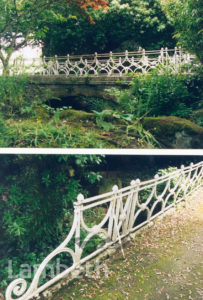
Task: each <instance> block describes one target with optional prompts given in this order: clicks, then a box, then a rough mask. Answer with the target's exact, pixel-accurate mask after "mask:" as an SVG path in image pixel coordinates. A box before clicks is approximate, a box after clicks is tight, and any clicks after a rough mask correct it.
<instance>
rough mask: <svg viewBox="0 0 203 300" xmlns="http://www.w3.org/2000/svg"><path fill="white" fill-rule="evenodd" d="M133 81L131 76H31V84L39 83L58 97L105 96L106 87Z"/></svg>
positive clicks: (123, 86)
mask: <svg viewBox="0 0 203 300" xmlns="http://www.w3.org/2000/svg"><path fill="white" fill-rule="evenodd" d="M131 81H132V78H131V77H127V76H125V77H116V76H115V77H105V76H94V77H90V76H89V77H88V76H86V77H66V76H65V75H51V76H42V75H34V76H30V84H37V85H38V86H40V87H44V88H46V89H49V90H51V91H52V95H53V96H54V97H58V98H66V97H75V96H79V95H82V96H87V97H98V98H104V97H105V96H104V95H105V89H107V88H111V87H118V88H125V87H127V86H128V85H129V83H130V82H131Z"/></svg>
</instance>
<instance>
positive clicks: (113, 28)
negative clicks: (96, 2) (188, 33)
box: [43, 0, 175, 55]
mask: <svg viewBox="0 0 203 300" xmlns="http://www.w3.org/2000/svg"><path fill="white" fill-rule="evenodd" d="M89 14H90V16H91V17H92V19H93V20H94V22H89V20H88V19H87V18H85V17H84V16H82V15H80V16H72V15H70V14H68V13H67V17H66V18H63V19H62V18H60V17H59V16H58V15H57V16H56V15H54V16H52V18H50V20H49V23H47V24H46V26H47V28H48V29H47V31H46V34H45V36H44V37H43V42H44V53H45V55H54V54H58V55H66V54H67V53H69V54H84V53H93V52H109V51H111V50H117V51H121V50H126V49H128V50H135V49H136V48H137V47H139V46H141V47H143V48H149V49H153V48H154V49H155V48H160V47H162V46H168V47H172V46H174V44H175V42H174V41H173V40H172V32H173V27H172V26H171V25H170V21H169V20H168V19H167V18H166V16H165V14H164V13H163V11H162V8H161V5H160V3H159V0H155V1H154V0H153V1H152V0H150V1H148V0H139V1H137V0H136V1H135V0H130V1H127V0H110V1H109V6H108V10H101V9H98V10H90V12H89Z"/></svg>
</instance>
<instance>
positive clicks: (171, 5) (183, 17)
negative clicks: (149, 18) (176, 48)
mask: <svg viewBox="0 0 203 300" xmlns="http://www.w3.org/2000/svg"><path fill="white" fill-rule="evenodd" d="M162 4H163V7H164V10H165V12H166V14H168V16H169V17H170V20H171V22H172V24H173V25H174V27H175V35H174V37H175V38H176V39H177V40H178V43H179V44H180V45H181V46H182V47H184V48H185V49H187V50H188V51H189V52H190V53H195V54H196V55H197V57H198V58H199V60H200V61H201V63H202V62H203V51H202V49H203V29H202V23H203V18H202V9H203V4H202V1H201V0H172V1H171V0H170V1H169V0H162Z"/></svg>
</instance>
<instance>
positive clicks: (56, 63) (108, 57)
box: [13, 48, 194, 77]
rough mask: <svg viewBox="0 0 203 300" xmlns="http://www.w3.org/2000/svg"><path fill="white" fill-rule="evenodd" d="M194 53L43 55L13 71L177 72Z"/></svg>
mask: <svg viewBox="0 0 203 300" xmlns="http://www.w3.org/2000/svg"><path fill="white" fill-rule="evenodd" d="M193 58H194V57H193V56H192V55H190V54H187V53H185V52H184V51H182V49H181V48H175V49H167V48H162V49H161V50H153V51H145V50H144V49H139V51H136V52H128V51H125V52H122V53H112V52H110V53H107V54H97V53H95V54H93V55H80V56H79V55H72V56H70V55H67V56H65V57H58V56H55V57H43V59H40V60H39V59H33V61H28V60H23V59H19V60H16V62H15V64H14V67H13V72H16V73H21V72H22V71H23V72H25V71H26V70H27V72H28V73H31V74H33V75H34V74H40V75H49V76H50V75H65V76H120V77H121V76H125V75H127V74H129V73H136V72H141V73H144V74H145V73H147V72H149V71H150V70H152V69H154V68H156V67H158V66H165V65H167V66H168V67H169V68H171V69H172V70H173V71H177V70H178V68H179V67H180V66H182V65H184V64H188V63H191V62H192V60H193Z"/></svg>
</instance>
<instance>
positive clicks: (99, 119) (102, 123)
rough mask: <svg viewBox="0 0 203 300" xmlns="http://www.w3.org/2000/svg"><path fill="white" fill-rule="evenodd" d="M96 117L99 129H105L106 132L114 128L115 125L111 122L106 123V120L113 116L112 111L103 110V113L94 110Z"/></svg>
mask: <svg viewBox="0 0 203 300" xmlns="http://www.w3.org/2000/svg"><path fill="white" fill-rule="evenodd" d="M93 112H94V114H95V116H96V123H97V125H98V126H99V127H101V128H103V129H104V130H105V131H109V130H111V129H113V128H114V125H113V124H112V123H111V122H109V121H105V118H106V117H108V116H112V110H108V109H106V110H103V111H101V112H98V111H95V110H93Z"/></svg>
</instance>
